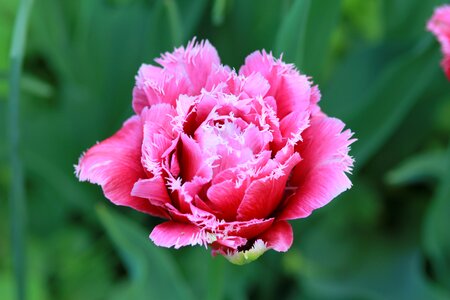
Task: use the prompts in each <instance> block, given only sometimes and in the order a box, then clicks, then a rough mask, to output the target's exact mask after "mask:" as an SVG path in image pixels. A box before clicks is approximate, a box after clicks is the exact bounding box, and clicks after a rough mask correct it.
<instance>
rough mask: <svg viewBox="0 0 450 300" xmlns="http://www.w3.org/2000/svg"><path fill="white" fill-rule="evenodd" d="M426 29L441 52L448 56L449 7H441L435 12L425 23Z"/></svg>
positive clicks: (449, 41)
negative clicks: (434, 39) (440, 47)
mask: <svg viewBox="0 0 450 300" xmlns="http://www.w3.org/2000/svg"><path fill="white" fill-rule="evenodd" d="M427 29H428V31H430V32H432V33H433V34H434V35H435V36H436V38H437V39H438V41H439V42H440V43H441V46H442V52H444V54H450V5H442V6H440V7H438V8H437V9H436V10H435V12H434V14H433V16H432V17H431V19H430V20H429V21H428V23H427Z"/></svg>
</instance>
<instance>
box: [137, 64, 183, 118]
mask: <svg viewBox="0 0 450 300" xmlns="http://www.w3.org/2000/svg"><path fill="white" fill-rule="evenodd" d="M188 89H189V82H188V80H187V79H186V78H184V77H183V76H182V74H179V73H174V74H170V73H168V72H166V70H163V69H161V68H159V67H155V66H152V65H145V64H144V65H142V66H141V68H140V69H139V71H138V75H137V76H136V86H135V87H134V89H133V109H134V111H135V112H136V113H137V114H140V113H141V111H142V110H143V109H144V107H149V106H152V105H154V104H158V103H167V104H170V105H172V106H175V100H176V99H177V98H178V96H179V95H180V94H185V93H187V92H188Z"/></svg>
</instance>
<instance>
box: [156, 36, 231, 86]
mask: <svg viewBox="0 0 450 300" xmlns="http://www.w3.org/2000/svg"><path fill="white" fill-rule="evenodd" d="M156 62H157V63H159V64H160V65H161V66H163V67H164V69H165V71H166V72H169V73H172V74H183V75H184V76H185V78H186V80H187V82H188V83H189V84H188V86H189V91H188V93H189V94H190V95H198V94H199V93H200V91H201V89H202V88H204V87H205V86H206V83H207V82H208V79H210V78H209V77H213V78H214V76H217V79H218V80H220V79H221V78H222V76H223V74H222V72H223V69H220V70H219V71H217V70H218V68H219V66H220V58H219V55H218V54H217V51H216V49H215V48H214V47H213V46H212V45H211V44H210V43H209V42H208V41H201V42H200V43H197V42H196V41H195V39H193V40H192V41H190V42H189V43H188V45H187V47H186V49H185V48H183V47H180V48H177V49H175V51H174V52H173V53H165V54H163V55H162V57H161V58H158V59H156ZM210 80H211V79H210ZM209 85H211V86H212V85H213V83H212V82H209Z"/></svg>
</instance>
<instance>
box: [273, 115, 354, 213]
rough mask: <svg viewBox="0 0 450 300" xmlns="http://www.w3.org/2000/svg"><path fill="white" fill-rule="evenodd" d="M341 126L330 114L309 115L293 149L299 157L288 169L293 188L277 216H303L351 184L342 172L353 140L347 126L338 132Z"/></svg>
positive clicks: (348, 161) (348, 162) (346, 168)
mask: <svg viewBox="0 0 450 300" xmlns="http://www.w3.org/2000/svg"><path fill="white" fill-rule="evenodd" d="M344 126H345V124H344V123H342V122H341V121H340V120H338V119H334V118H328V117H326V118H313V119H312V122H311V126H310V127H309V128H308V129H306V130H305V131H304V134H303V138H304V141H303V142H302V143H300V144H299V145H300V146H299V148H298V149H297V150H298V151H299V152H300V155H301V156H302V159H303V160H302V161H301V162H300V163H299V164H298V165H297V166H296V167H295V168H294V170H293V171H292V177H291V180H290V181H289V184H288V185H289V186H291V187H295V188H297V191H296V193H295V194H293V195H292V196H291V197H290V198H288V199H287V201H286V206H285V207H284V208H283V210H282V213H281V215H280V216H279V218H280V219H296V218H302V217H306V216H308V215H309V214H311V212H312V211H313V210H314V209H316V208H319V207H322V206H324V205H325V204H327V203H328V202H330V201H331V200H332V199H333V198H335V197H336V196H337V195H339V194H340V193H342V192H343V191H345V190H346V189H349V188H350V187H351V182H350V180H349V179H348V178H347V175H346V174H345V173H346V172H349V171H350V170H351V167H352V165H353V160H352V158H351V157H350V156H348V151H349V145H350V144H351V143H352V142H354V140H353V139H351V136H352V133H351V132H350V131H349V130H346V131H344V132H342V130H343V129H344Z"/></svg>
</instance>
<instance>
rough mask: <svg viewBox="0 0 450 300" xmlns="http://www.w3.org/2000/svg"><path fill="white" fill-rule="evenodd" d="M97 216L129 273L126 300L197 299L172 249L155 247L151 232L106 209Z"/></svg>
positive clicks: (98, 210) (99, 209) (101, 209)
mask: <svg viewBox="0 0 450 300" xmlns="http://www.w3.org/2000/svg"><path fill="white" fill-rule="evenodd" d="M97 212H98V215H99V217H100V221H101V222H102V224H103V226H104V227H105V229H106V230H107V232H108V235H109V236H110V238H111V239H112V241H113V242H114V244H115V246H116V248H117V250H118V251H119V253H120V255H121V257H122V259H123V261H124V263H125V265H126V267H127V270H128V272H129V275H130V285H129V288H128V289H127V291H126V292H124V294H123V296H125V295H126V296H127V297H130V298H126V299H194V298H193V295H192V291H191V290H190V288H189V286H188V285H187V284H186V280H185V279H184V278H182V276H181V274H180V271H179V269H178V267H177V265H176V264H175V262H174V260H173V258H172V257H171V256H170V255H169V253H168V252H169V250H168V249H163V248H158V247H156V246H155V245H153V244H152V243H151V242H150V240H149V239H148V232H146V231H145V230H143V229H142V228H140V227H139V226H137V225H136V224H134V223H133V222H131V221H130V220H128V219H126V218H125V217H123V216H119V215H118V214H117V213H114V212H112V211H111V210H110V209H108V208H106V207H105V206H99V207H98V209H97ZM116 299H119V298H116Z"/></svg>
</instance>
